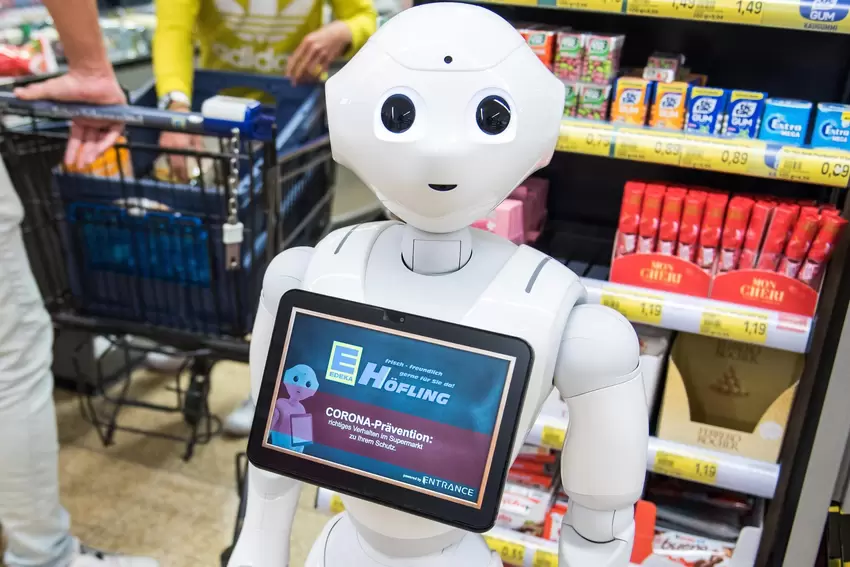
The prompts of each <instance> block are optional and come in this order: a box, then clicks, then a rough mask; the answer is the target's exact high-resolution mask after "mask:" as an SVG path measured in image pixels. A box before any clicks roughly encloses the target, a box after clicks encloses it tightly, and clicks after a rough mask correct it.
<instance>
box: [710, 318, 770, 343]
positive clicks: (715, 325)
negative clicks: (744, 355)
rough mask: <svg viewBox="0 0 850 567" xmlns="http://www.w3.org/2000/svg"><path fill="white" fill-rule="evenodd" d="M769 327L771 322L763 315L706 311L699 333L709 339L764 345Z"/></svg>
mask: <svg viewBox="0 0 850 567" xmlns="http://www.w3.org/2000/svg"><path fill="white" fill-rule="evenodd" d="M768 327H770V320H769V318H768V316H767V315H762V314H761V313H745V312H738V311H729V312H725V311H706V312H704V313H703V314H702V317H701V318H700V323H699V332H700V334H701V335H707V336H709V337H717V338H720V339H730V340H733V341H741V342H745V343H759V344H764V343H766V342H767V330H768Z"/></svg>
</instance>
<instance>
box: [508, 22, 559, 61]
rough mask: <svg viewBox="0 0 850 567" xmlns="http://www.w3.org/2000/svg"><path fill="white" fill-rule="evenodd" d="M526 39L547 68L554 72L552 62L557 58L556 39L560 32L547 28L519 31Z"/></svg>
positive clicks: (538, 27) (534, 27) (531, 27)
mask: <svg viewBox="0 0 850 567" xmlns="http://www.w3.org/2000/svg"><path fill="white" fill-rule="evenodd" d="M517 31H519V33H520V35H522V37H524V38H525V41H526V43H528V46H529V47H530V48H531V50H532V51H533V52H534V54H535V55H537V57H538V59H540V60H541V61H542V62H543V64H544V65H546V68H547V69H549V70H550V71H551V70H552V61H553V59H554V57H555V37H556V36H557V34H558V32H557V30H555V29H548V28H547V26H542V25H541V26H529V27H525V28H522V29H519V30H517Z"/></svg>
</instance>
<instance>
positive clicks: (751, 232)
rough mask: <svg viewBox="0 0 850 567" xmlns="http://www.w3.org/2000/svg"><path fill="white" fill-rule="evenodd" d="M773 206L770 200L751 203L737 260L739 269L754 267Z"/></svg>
mask: <svg viewBox="0 0 850 567" xmlns="http://www.w3.org/2000/svg"><path fill="white" fill-rule="evenodd" d="M775 206H776V205H775V204H774V203H772V202H770V201H758V202H756V204H755V205H753V212H752V214H751V215H750V224H749V226H748V227H747V236H746V238H744V249H743V250H742V251H741V258H740V259H739V260H738V269H739V270H749V269H752V268H755V266H756V260H757V259H758V253H759V250H760V249H761V244H762V241H763V239H764V235H765V232H766V231H767V224H768V222H770V217H771V215H772V214H773V209H774V207H775Z"/></svg>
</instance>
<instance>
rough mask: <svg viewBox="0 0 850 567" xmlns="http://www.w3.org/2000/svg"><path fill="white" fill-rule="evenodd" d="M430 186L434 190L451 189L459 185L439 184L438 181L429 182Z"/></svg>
mask: <svg viewBox="0 0 850 567" xmlns="http://www.w3.org/2000/svg"><path fill="white" fill-rule="evenodd" d="M428 187H430V188H431V189H433V190H434V191H451V190H452V189H454V188H455V187H457V185H438V184H436V183H429V184H428Z"/></svg>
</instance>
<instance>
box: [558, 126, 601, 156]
mask: <svg viewBox="0 0 850 567" xmlns="http://www.w3.org/2000/svg"><path fill="white" fill-rule="evenodd" d="M614 135H615V132H614V128H613V127H612V126H610V125H607V124H598V125H597V124H583V123H581V122H572V121H564V122H561V137H560V138H559V139H558V150H559V151H562V152H572V153H576V154H588V155H592V156H602V157H608V156H610V155H611V143H612V141H613V140H614Z"/></svg>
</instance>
